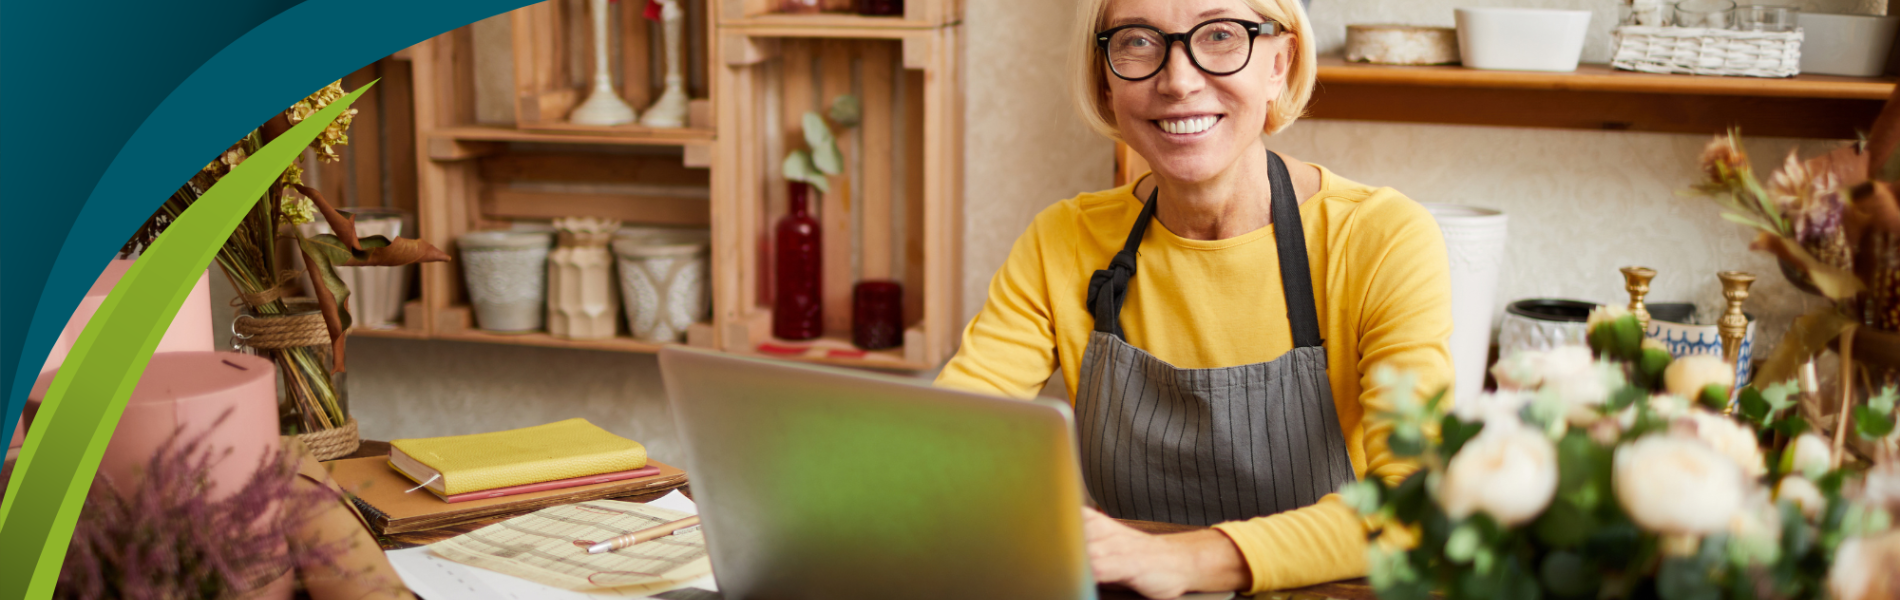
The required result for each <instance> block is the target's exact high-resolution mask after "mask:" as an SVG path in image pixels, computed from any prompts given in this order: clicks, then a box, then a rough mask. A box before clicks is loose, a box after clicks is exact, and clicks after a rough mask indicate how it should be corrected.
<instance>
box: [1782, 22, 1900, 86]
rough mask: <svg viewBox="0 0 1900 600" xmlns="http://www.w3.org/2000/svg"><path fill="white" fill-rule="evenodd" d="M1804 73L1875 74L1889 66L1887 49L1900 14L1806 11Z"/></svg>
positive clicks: (1802, 70) (1803, 44) (1899, 28)
mask: <svg viewBox="0 0 1900 600" xmlns="http://www.w3.org/2000/svg"><path fill="white" fill-rule="evenodd" d="M1795 22H1796V23H1799V24H1800V25H1801V30H1802V32H1803V36H1802V39H1801V72H1802V73H1819V74H1823V75H1852V76H1855V77H1875V76H1878V75H1880V74H1881V72H1883V71H1885V70H1886V68H1887V51H1888V50H1890V49H1892V48H1893V36H1894V33H1895V32H1896V30H1900V17H1869V16H1863V15H1832V14H1826V13H1809V12H1804V13H1800V14H1798V15H1796V16H1795Z"/></svg>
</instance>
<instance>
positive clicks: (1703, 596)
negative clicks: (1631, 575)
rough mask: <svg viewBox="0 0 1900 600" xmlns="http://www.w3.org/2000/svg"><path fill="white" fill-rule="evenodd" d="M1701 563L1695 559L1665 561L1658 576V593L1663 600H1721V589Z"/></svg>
mask: <svg viewBox="0 0 1900 600" xmlns="http://www.w3.org/2000/svg"><path fill="white" fill-rule="evenodd" d="M1709 575H1710V574H1709V572H1708V569H1707V568H1705V567H1704V566H1703V565H1702V564H1701V561H1699V560H1696V559H1694V558H1669V559H1664V560H1663V564H1662V570H1661V572H1658V573H1657V574H1656V592H1657V595H1659V596H1661V597H1662V599H1663V600H1721V597H1722V596H1721V589H1720V588H1718V587H1716V585H1715V581H1714V578H1712V577H1710V576H1709Z"/></svg>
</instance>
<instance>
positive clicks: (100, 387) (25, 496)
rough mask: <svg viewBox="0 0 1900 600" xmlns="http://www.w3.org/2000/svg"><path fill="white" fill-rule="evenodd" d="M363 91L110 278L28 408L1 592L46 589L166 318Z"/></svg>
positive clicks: (1, 517) (5, 522)
mask: <svg viewBox="0 0 1900 600" xmlns="http://www.w3.org/2000/svg"><path fill="white" fill-rule="evenodd" d="M367 89H369V87H368V86H364V87H363V88H360V89H358V90H356V91H354V92H350V93H349V94H347V95H345V96H344V97H343V98H342V99H340V100H337V101H336V102H332V103H330V105H329V106H325V107H324V108H323V110H320V111H317V113H316V114H315V115H312V116H311V117H310V118H307V119H304V121H303V122H302V123H298V124H297V125H296V126H295V127H292V128H291V129H290V131H289V132H288V133H285V134H283V135H282V136H279V137H278V138H277V139H276V140H273V141H272V142H271V143H270V144H269V145H266V146H265V147H264V148H263V149H262V150H259V151H258V153H257V154H255V155H253V156H251V157H250V158H248V159H245V161H244V162H243V163H240V164H239V165H238V166H237V167H235V168H233V169H231V172H230V173H229V174H227V175H225V177H224V178H223V179H221V180H219V181H218V183H217V185H214V186H211V189H210V190H209V191H207V192H206V193H205V195H204V196H203V197H202V198H199V199H198V201H197V202H196V203H194V204H192V206H191V208H189V209H186V210H185V212H184V213H183V214H182V215H180V216H179V218H178V220H177V221H174V222H173V223H172V224H171V226H170V227H169V228H168V229H167V230H166V232H165V234H164V235H161V236H159V237H158V240H157V241H156V242H153V244H152V247H151V248H149V249H147V250H146V252H145V253H144V254H143V255H140V256H139V260H138V261H136V262H134V263H132V268H131V269H130V270H128V271H127V272H126V274H125V277H124V278H123V279H120V280H119V284H118V285H116V286H113V288H112V292H111V293H110V294H108V295H107V296H106V300H105V302H104V303H103V304H101V305H100V306H99V310H98V312H96V313H94V314H93V317H92V320H91V321H89V322H88V323H87V324H86V329H85V332H83V333H81V334H80V335H79V340H78V341H77V342H76V343H74V345H73V350H72V352H71V353H70V354H68V355H67V357H66V362H65V363H64V364H63V365H62V366H61V367H60V370H59V374H58V375H57V376H55V377H54V378H53V383H52V387H51V388H50V389H49V390H48V391H47V394H46V398H45V400H44V401H43V403H42V404H41V405H40V412H39V414H38V416H36V417H35V418H34V427H33V430H32V431H31V432H29V434H28V435H27V438H26V446H25V449H24V451H23V452H22V453H21V455H20V462H19V463H18V465H17V466H16V467H15V471H16V472H17V475H15V479H16V480H17V482H19V483H22V484H24V485H23V486H22V487H21V488H17V489H16V492H15V493H10V494H7V497H6V500H5V501H4V503H0V549H4V550H3V551H4V552H5V553H6V555H5V556H4V558H0V596H14V594H20V596H16V597H28V598H39V597H45V596H50V595H52V593H53V584H54V582H55V581H57V580H58V577H59V567H60V564H61V563H62V562H63V561H64V560H65V558H66V547H67V546H68V545H69V544H70V543H71V542H72V535H73V527H74V524H75V523H76V522H77V520H78V518H79V510H80V508H81V506H82V504H83V502H84V500H85V497H86V492H87V490H89V489H91V487H92V479H93V473H94V472H96V471H97V470H98V469H99V459H100V457H101V456H102V455H103V454H104V453H105V450H106V444H107V442H109V441H111V439H112V432H113V430H114V429H116V428H117V427H118V424H119V415H120V414H121V413H123V412H124V411H125V403H126V400H127V399H128V398H130V397H131V395H132V390H133V389H134V388H135V387H136V386H137V385H138V382H139V376H140V375H143V374H144V372H145V365H146V363H147V362H148V361H150V360H151V358H152V351H153V350H155V349H157V348H158V340H159V338H162V337H164V336H165V329H166V328H167V327H168V326H169V325H170V318H169V317H170V316H171V315H174V314H177V312H178V308H179V307H180V306H181V305H183V304H184V302H185V297H186V296H187V295H189V294H190V293H191V288H192V286H193V285H195V284H196V282H197V279H198V277H197V274H198V273H202V272H204V270H205V267H207V266H209V265H210V263H211V258H212V256H213V255H215V254H216V253H217V251H218V247H219V246H222V245H223V241H224V240H225V239H226V238H229V237H230V236H231V232H232V231H233V230H235V229H237V225H238V222H239V221H242V220H243V219H244V215H245V213H246V212H248V211H249V210H250V209H251V207H252V206H255V205H256V203H257V201H258V197H260V196H262V195H263V194H264V193H265V191H266V190H267V189H268V188H269V187H270V185H271V183H272V182H274V181H275V180H276V179H277V176H279V175H282V174H283V172H284V169H285V168H287V167H289V166H290V163H291V162H294V161H295V160H297V156H298V154H299V153H300V152H302V151H303V149H304V147H305V146H308V145H310V142H311V140H315V139H316V138H317V135H318V134H319V133H322V132H323V128H325V127H328V126H329V125H330V122H331V121H335V120H336V118H337V116H338V115H341V114H343V111H344V110H346V109H348V108H349V106H350V104H351V103H353V102H355V101H356V99H357V98H358V97H360V96H362V95H363V92H364V91H365V90H367ZM101 399H104V400H105V401H104V402H100V401H98V400H101ZM49 438H50V439H56V440H82V439H83V440H86V444H85V446H84V448H83V449H82V450H81V451H80V452H77V453H75V452H71V451H70V450H69V449H67V448H59V447H58V446H56V445H53V444H48V443H46V441H47V440H48V439H49ZM9 588H11V589H9ZM9 592H12V593H9Z"/></svg>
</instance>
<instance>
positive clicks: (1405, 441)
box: [1386, 426, 1425, 457]
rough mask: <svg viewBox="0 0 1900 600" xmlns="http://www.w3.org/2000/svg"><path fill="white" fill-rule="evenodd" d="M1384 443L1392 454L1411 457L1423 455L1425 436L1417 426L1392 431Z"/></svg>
mask: <svg viewBox="0 0 1900 600" xmlns="http://www.w3.org/2000/svg"><path fill="white" fill-rule="evenodd" d="M1386 443H1387V445H1388V447H1390V448H1391V450H1392V453H1393V454H1396V455H1399V456H1403V457H1413V456H1418V455H1420V454H1424V453H1425V435H1424V433H1422V432H1420V431H1419V430H1418V427H1417V426H1412V427H1404V426H1401V427H1398V428H1396V429H1394V430H1393V431H1392V435H1391V436H1390V437H1388V438H1387V442H1386Z"/></svg>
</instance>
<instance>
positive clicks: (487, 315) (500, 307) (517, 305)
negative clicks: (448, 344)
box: [455, 231, 554, 332]
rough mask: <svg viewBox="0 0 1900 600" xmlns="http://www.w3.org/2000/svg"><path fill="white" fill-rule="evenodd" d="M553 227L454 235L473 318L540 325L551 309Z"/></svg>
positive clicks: (500, 326) (515, 327) (499, 327)
mask: <svg viewBox="0 0 1900 600" xmlns="http://www.w3.org/2000/svg"><path fill="white" fill-rule="evenodd" d="M553 244H554V236H553V235H552V234H549V233H539V232H526V231H476V232H472V233H467V234H463V235H462V237H459V238H456V239H455V245H456V247H457V248H459V249H460V251H461V253H462V276H463V277H464V278H466V279H467V280H468V301H469V304H472V305H474V307H475V324H476V326H478V327H481V328H482V329H487V330H489V331H506V332H522V331H535V330H538V329H541V326H542V323H543V322H544V317H545V315H546V312H547V295H548V247H549V246H551V245H553Z"/></svg>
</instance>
